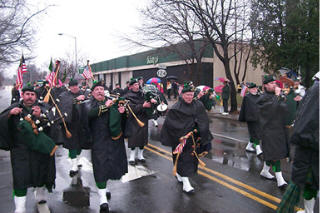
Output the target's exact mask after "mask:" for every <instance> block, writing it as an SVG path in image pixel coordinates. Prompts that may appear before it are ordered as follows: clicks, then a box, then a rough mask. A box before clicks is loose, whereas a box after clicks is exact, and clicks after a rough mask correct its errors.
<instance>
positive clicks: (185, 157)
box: [160, 82, 211, 193]
mask: <svg viewBox="0 0 320 213" xmlns="http://www.w3.org/2000/svg"><path fill="white" fill-rule="evenodd" d="M193 97H194V87H193V85H192V84H191V82H189V83H185V84H184V87H183V90H182V94H181V97H180V98H179V100H178V102H177V103H175V104H174V105H173V106H172V108H171V109H170V110H169V112H168V113H167V116H166V119H165V121H164V124H163V127H162V129H161V133H160V141H161V143H162V144H163V145H165V146H171V147H172V159H173V163H174V171H173V172H174V175H175V176H176V178H177V180H178V181H179V182H182V183H183V191H184V192H186V193H193V192H194V188H193V187H192V186H191V184H190V181H189V177H191V176H192V175H194V174H196V173H197V170H198V164H199V161H200V160H199V157H200V156H201V155H203V154H204V152H208V151H209V150H208V149H206V148H208V147H210V143H211V140H210V131H209V119H208V116H207V113H206V110H205V108H204V106H203V104H202V103H201V102H200V101H198V100H194V98H193ZM199 137H201V140H200V141H199V140H198V139H199ZM201 153H202V154H201ZM200 162H201V161H200Z"/></svg>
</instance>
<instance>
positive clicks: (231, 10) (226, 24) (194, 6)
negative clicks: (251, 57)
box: [167, 0, 250, 111]
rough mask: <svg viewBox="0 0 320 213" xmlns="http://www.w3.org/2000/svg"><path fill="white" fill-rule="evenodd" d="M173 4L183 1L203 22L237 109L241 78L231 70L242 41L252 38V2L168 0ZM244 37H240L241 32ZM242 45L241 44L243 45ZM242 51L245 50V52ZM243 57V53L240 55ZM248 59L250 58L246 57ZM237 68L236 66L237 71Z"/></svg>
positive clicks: (232, 107)
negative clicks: (233, 75) (238, 83)
mask: <svg viewBox="0 0 320 213" xmlns="http://www.w3.org/2000/svg"><path fill="white" fill-rule="evenodd" d="M167 2H168V3H171V4H180V5H184V6H185V7H186V8H188V11H189V12H190V13H192V14H193V15H194V16H195V17H197V21H196V22H197V23H199V24H200V25H201V28H199V29H200V30H201V31H200V32H199V33H200V34H201V35H202V36H203V37H205V38H206V39H207V40H208V41H209V42H210V44H211V45H212V46H213V49H214V52H215V54H216V56H217V57H218V58H219V60H220V61H221V62H222V63H223V66H224V71H225V75H226V77H227V78H228V79H229V80H230V83H231V111H236V110H237V99H236V87H235V84H236V83H237V82H239V79H237V75H235V77H236V79H234V78H233V77H232V74H231V65H230V62H231V60H232V59H233V58H234V57H235V59H236V60H239V59H238V58H237V57H238V54H239V53H240V54H241V50H243V47H244V45H243V44H241V45H239V44H240V41H241V43H242V41H246V40H249V38H246V37H247V36H248V35H249V33H248V32H249V27H248V22H249V20H248V19H247V18H246V15H249V8H250V7H249V6H248V2H247V1H246V0H243V1H239V0H215V1H214V0H167ZM239 35H241V36H240V38H241V39H238V36H239ZM232 44H234V51H233V52H230V51H229V50H230V47H231V45H232ZM240 47H241V48H240ZM242 53H243V52H242ZM240 58H242V57H240ZM246 61H247V60H246ZM237 69H239V68H236V67H235V68H234V72H235V74H236V73H237Z"/></svg>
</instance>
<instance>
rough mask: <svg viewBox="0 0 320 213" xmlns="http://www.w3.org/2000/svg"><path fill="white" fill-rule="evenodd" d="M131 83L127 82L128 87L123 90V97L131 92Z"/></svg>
mask: <svg viewBox="0 0 320 213" xmlns="http://www.w3.org/2000/svg"><path fill="white" fill-rule="evenodd" d="M129 86H130V81H126V87H125V88H124V89H123V95H125V94H127V93H128V92H129Z"/></svg>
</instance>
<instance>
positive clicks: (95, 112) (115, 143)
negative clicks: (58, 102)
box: [85, 81, 128, 213]
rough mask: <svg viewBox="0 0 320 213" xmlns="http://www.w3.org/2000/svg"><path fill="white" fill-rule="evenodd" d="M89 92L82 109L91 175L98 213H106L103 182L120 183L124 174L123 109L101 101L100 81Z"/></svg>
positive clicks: (107, 209)
mask: <svg viewBox="0 0 320 213" xmlns="http://www.w3.org/2000/svg"><path fill="white" fill-rule="evenodd" d="M91 91H92V96H93V100H92V101H90V102H89V103H86V104H85V108H86V112H87V114H88V126H89V130H90V133H91V135H92V139H93V140H92V141H93V143H92V165H93V174H94V179H95V181H96V185H97V187H98V194H99V199H100V213H108V212H109V206H108V200H107V195H106V194H107V181H108V180H116V179H120V178H121V177H122V176H123V175H124V174H125V173H127V172H128V163H127V156H126V150H125V145H124V136H123V131H122V130H123V126H124V122H123V121H124V119H125V114H124V112H125V109H124V106H123V105H120V102H121V101H120V98H119V99H118V100H117V101H116V103H114V102H113V101H112V100H109V99H108V100H106V99H105V96H104V87H103V84H102V82H101V81H99V82H95V83H94V85H93V86H92V89H91ZM109 196H111V194H109ZM109 198H110V197H109Z"/></svg>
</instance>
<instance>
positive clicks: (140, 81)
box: [137, 76, 144, 90]
mask: <svg viewBox="0 0 320 213" xmlns="http://www.w3.org/2000/svg"><path fill="white" fill-rule="evenodd" d="M137 79H138V83H139V88H140V89H141V90H142V88H143V87H144V79H143V77H142V76H139V77H137Z"/></svg>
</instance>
